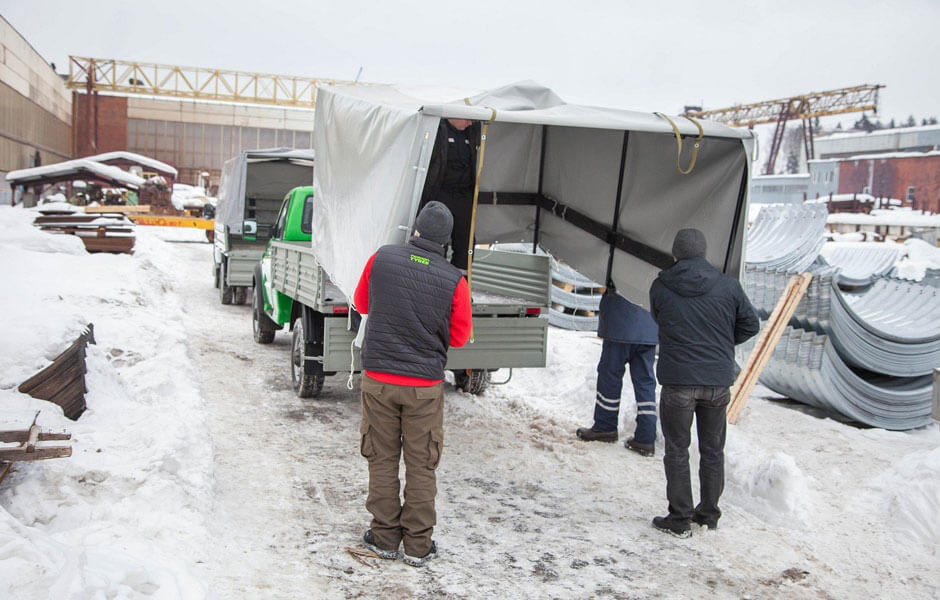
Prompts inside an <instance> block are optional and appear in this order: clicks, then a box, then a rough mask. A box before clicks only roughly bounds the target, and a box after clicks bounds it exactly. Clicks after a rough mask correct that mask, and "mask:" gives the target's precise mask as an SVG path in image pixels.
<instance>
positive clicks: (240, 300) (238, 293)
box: [232, 285, 248, 304]
mask: <svg viewBox="0 0 940 600" xmlns="http://www.w3.org/2000/svg"><path fill="white" fill-rule="evenodd" d="M232 289H233V290H234V292H233V294H232V304H244V303H245V302H247V301H248V288H247V287H245V286H243V285H239V286H236V287H234V288H232Z"/></svg>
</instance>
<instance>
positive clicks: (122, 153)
mask: <svg viewBox="0 0 940 600" xmlns="http://www.w3.org/2000/svg"><path fill="white" fill-rule="evenodd" d="M82 158H84V159H85V160H93V161H95V162H100V163H107V162H109V161H112V160H126V161H128V162H132V163H136V164H138V165H140V166H142V167H150V168H151V169H153V170H155V171H160V172H161V173H169V174H171V175H173V176H174V177H175V176H176V175H177V174H178V173H177V170H176V169H175V168H174V167H172V166H170V165H168V164H166V163H165V162H160V161H159V160H156V159H154V158H150V157H149V156H144V155H143V154H137V153H135V152H127V151H126V150H118V151H116V152H105V153H104V154H95V155H94V156H84V157H82Z"/></svg>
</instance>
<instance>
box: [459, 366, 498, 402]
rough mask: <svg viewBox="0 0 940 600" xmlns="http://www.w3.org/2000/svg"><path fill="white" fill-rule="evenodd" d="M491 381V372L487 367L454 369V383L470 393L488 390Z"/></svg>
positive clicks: (476, 393) (477, 393) (478, 393)
mask: <svg viewBox="0 0 940 600" xmlns="http://www.w3.org/2000/svg"><path fill="white" fill-rule="evenodd" d="M489 383H490V373H489V371H487V370H485V369H473V370H472V371H470V372H469V373H467V371H454V385H455V386H456V387H457V389H459V390H463V391H465V392H467V393H468V394H474V395H477V396H478V395H480V394H482V393H483V392H485V391H486V388H487V386H488V385H489Z"/></svg>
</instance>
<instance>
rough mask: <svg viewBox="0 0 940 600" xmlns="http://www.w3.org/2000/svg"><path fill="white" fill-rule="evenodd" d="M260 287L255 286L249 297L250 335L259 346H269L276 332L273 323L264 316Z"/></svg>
mask: <svg viewBox="0 0 940 600" xmlns="http://www.w3.org/2000/svg"><path fill="white" fill-rule="evenodd" d="M262 293H263V291H262V290H261V287H260V286H258V285H255V287H254V293H253V294H252V295H251V333H252V334H253V336H254V338H255V341H256V342H258V343H259V344H270V343H271V342H273V341H274V332H275V331H276V330H277V328H276V327H274V323H273V322H272V321H271V319H270V318H268V315H266V314H264V300H262V296H261V295H262Z"/></svg>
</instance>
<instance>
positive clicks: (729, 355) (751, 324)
mask: <svg viewBox="0 0 940 600" xmlns="http://www.w3.org/2000/svg"><path fill="white" fill-rule="evenodd" d="M705 250H706V243H705V234H703V233H702V232H701V231H699V230H698V229H681V230H679V232H678V233H677V234H676V237H675V240H674V241H673V244H672V255H673V257H674V258H675V261H676V262H675V264H673V265H672V266H670V267H669V268H668V269H663V270H662V271H660V273H659V277H657V278H656V280H655V281H654V282H653V285H652V286H651V287H650V312H651V313H652V315H653V319H655V320H656V322H657V323H658V324H659V363H658V364H657V365H656V376H657V377H658V378H659V383H660V384H662V386H663V389H662V392H661V393H660V396H659V418H660V423H661V424H662V428H663V439H664V440H665V448H666V454H665V456H664V457H663V465H664V466H665V469H666V498H667V499H668V500H669V514H668V515H666V516H665V517H656V518H654V519H653V527H655V528H656V529H659V530H661V531H664V532H666V533H671V534H672V535H675V536H677V537H689V536H690V535H692V528H691V525H690V522H694V523H696V524H698V525H701V526H702V527H708V528H709V529H715V528H716V527H718V519H719V518H720V517H721V510H719V509H718V499H719V498H720V497H721V492H722V490H723V489H724V486H725V470H724V468H725V467H724V448H725V429H726V427H727V423H726V417H725V409H726V408H727V406H728V400H729V398H730V394H729V387H730V386H731V384H732V383H733V382H734V346H735V345H736V344H740V343H742V342H744V341H746V340H748V339H750V338H751V336H753V335H754V334H756V333H757V332H758V331H759V330H760V321H759V320H758V318H757V313H756V312H754V307H752V306H751V303H750V301H749V300H748V299H747V296H746V295H745V294H744V290H742V289H741V285H740V284H739V283H738V282H737V280H735V279H732V278H731V277H728V276H727V275H725V274H723V273H721V272H720V271H718V270H717V269H716V268H715V267H713V266H712V265H711V264H710V263H709V262H708V261H707V260H706V259H705ZM693 417H694V418H695V425H696V429H697V431H698V450H699V468H698V475H699V485H700V487H701V493H700V496H701V499H700V501H699V503H698V505H696V506H695V507H694V508H693V505H692V484H691V482H690V474H689V444H690V443H691V437H692V434H691V429H692V418H693Z"/></svg>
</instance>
